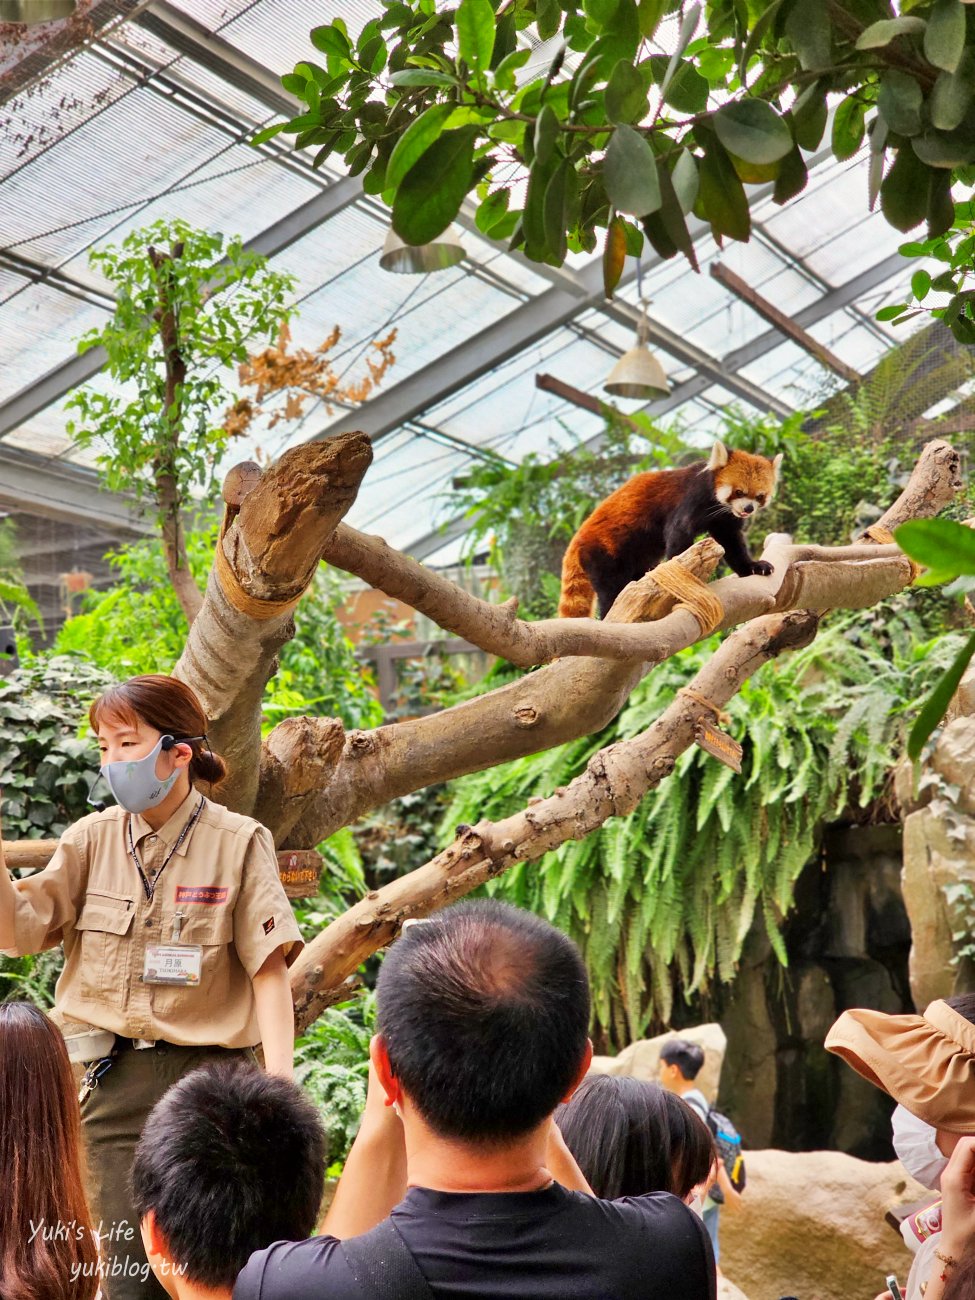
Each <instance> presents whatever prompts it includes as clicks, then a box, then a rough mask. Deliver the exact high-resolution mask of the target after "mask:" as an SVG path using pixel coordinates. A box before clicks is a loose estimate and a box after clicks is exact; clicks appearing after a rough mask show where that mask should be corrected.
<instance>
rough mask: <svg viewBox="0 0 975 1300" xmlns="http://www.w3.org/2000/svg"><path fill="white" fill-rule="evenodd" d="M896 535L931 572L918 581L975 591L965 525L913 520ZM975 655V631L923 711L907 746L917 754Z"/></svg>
mask: <svg viewBox="0 0 975 1300" xmlns="http://www.w3.org/2000/svg"><path fill="white" fill-rule="evenodd" d="M894 539H895V541H896V542H897V544H898V546H899V547H900V548H901V550H902V551H904V553H905V554H906V555H909V556H910V557H911V559H912V560H915V561H916V562H917V563H918V564H923V565H925V566H926V567H927V570H928V572H927V573H926V574H924V575H923V576H922V577H921V578H919V579H918V585H923V586H937V585H940V584H943V583H949V584H950V585H949V586H947V587H945V592H946V594H947V595H951V596H955V595H959V596H965V595H967V593H968V592H970V591H975V532H973V531H972V530H971V529H970V528H967V527H966V526H965V525H964V524H959V523H956V522H955V520H953V519H913V520H911V521H910V522H909V523H906V524H902V525H901V527H900V528H898V529H897V531H896V532H895V533H894ZM973 656H975V632H973V633H972V634H971V635H970V636H969V637H968V639H967V640H966V641H965V643H964V645H962V646H961V647H960V648H959V649H958V651H957V653H956V655H955V657H954V659H953V660H952V662H951V663H950V665H949V666H948V667H947V668H946V669H945V671H944V674H943V675H942V676H941V677H940V678H939V680H938V681H937V683H936V684H935V686H934V689H933V690H932V691H931V694H930V695H929V696H928V698H927V699H926V701H925V703H924V706H923V708H922V709H921V712H920V713H919V714H918V717H917V721H916V722H915V724H914V726H913V727H912V728H911V734H910V736H909V738H908V744H907V752H908V755H909V756H910V757H911V758H913V759H918V758H920V756H921V751H922V750H923V749H924V746H925V745H926V744H927V742H928V740H929V739H930V737H931V734H932V732H933V731H934V730H935V728H936V727H937V726H938V725H939V724H940V722H941V719H942V718H943V717H944V715H945V713H946V711H947V709H948V705H949V703H950V701H951V697H952V696H953V695H954V693H955V691H956V690H957V689H958V685H959V683H960V682H961V679H962V677H963V676H964V673H965V669H966V668H967V667H968V665H969V663H971V660H972V657H973Z"/></svg>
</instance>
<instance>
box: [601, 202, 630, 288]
mask: <svg viewBox="0 0 975 1300" xmlns="http://www.w3.org/2000/svg"><path fill="white" fill-rule="evenodd" d="M625 265H626V229H625V227H624V225H623V221H622V220H621V218H620V217H617V216H615V215H614V216H613V217H612V218H611V219H610V223H609V227H608V229H607V231H606V243H605V245H604V246H603V292H604V293H605V294H606V297H607V298H612V296H613V290H614V289H615V288H616V286H617V285H618V284H619V282H620V276H621V275H622V274H623V267H624V266H625Z"/></svg>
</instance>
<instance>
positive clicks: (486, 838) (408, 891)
mask: <svg viewBox="0 0 975 1300" xmlns="http://www.w3.org/2000/svg"><path fill="white" fill-rule="evenodd" d="M818 624H819V620H818V618H817V617H816V615H814V614H811V613H809V612H807V611H805V610H794V611H791V612H790V613H787V614H776V615H772V616H769V617H765V618H757V619H754V620H752V622H750V623H748V624H746V625H745V626H744V627H741V628H739V629H738V630H737V631H735V632H733V633H732V634H731V636H729V637H728V638H727V640H725V641H724V643H723V644H722V645H721V646H720V647H719V648H718V649H717V650H716V651H715V653H714V655H712V657H711V659H709V660H708V662H707V663H706V664H705V665H704V667H703V668H701V670H700V671H699V672H698V673H697V674H696V675H695V677H694V679H693V681H692V682H691V683H690V686H691V688H692V689H693V691H694V693H695V694H696V695H699V696H701V697H702V698H703V699H705V700H710V701H711V702H712V703H714V704H715V705H716V706H718V707H720V706H722V705H724V704H727V702H728V701H729V700H730V699H731V697H732V696H733V695H734V694H735V693H736V692H737V691H738V690H739V689H740V688H741V685H742V683H743V682H744V681H745V680H746V679H747V678H748V677H750V676H751V675H752V673H754V672H755V671H756V670H757V669H758V668H760V667H761V665H762V664H764V663H766V662H768V660H769V659H772V658H775V656H777V655H779V654H781V653H782V652H783V651H784V650H793V649H797V648H798V647H800V646H804V645H808V644H809V642H810V641H812V639H813V638H814V637H815V635H816V631H817V628H818ZM711 718H712V714H711V711H710V710H709V709H708V708H706V707H705V706H704V705H703V704H702V703H700V701H699V700H697V699H694V698H692V697H691V696H690V695H689V694H688V693H684V692H681V693H680V694H679V695H678V696H677V698H676V699H675V700H674V702H673V703H672V704H671V705H670V706H669V707H668V708H667V709H666V710H665V711H664V713H663V714H662V715H661V717H660V718H659V719H658V720H657V721H656V722H655V723H654V724H653V725H652V726H651V727H649V728H648V729H647V730H646V731H645V732H643V733H641V735H639V736H635V737H634V738H633V739H632V740H625V741H619V742H618V743H616V744H615V745H609V746H607V748H605V749H601V750H600V751H599V753H598V754H595V755H593V757H592V758H591V759H590V761H589V763H588V765H587V767H586V770H585V772H583V773H582V774H581V775H579V776H577V777H576V778H575V780H574V781H572V782H570V784H569V785H568V786H566V787H565V788H564V789H561V790H557V791H556V792H555V793H554V794H553V795H551V796H550V797H549V798H548V799H542V800H538V801H534V802H533V803H531V804H530V806H529V807H528V808H526V809H524V810H523V811H521V812H519V813H515V815H514V816H512V817H508V818H506V819H505V820H504V821H500V822H494V823H491V822H479V823H478V824H477V826H459V827H458V828H457V838H456V839H455V840H454V842H453V844H451V845H449V847H448V848H446V849H444V850H443V852H442V853H439V854H437V856H436V857H435V858H433V859H432V860H431V861H430V862H428V863H426V864H425V865H424V866H422V867H419V868H418V869H417V870H416V871H412V872H411V873H410V874H409V875H408V876H403V877H401V878H400V879H399V880H394V881H392V882H391V883H390V884H388V885H386V886H384V887H383V888H382V889H381V890H376V891H373V892H372V893H370V894H368V895H367V896H366V897H365V898H364V899H362V901H361V902H359V903H357V904H356V905H355V906H354V907H352V908H350V910H349V911H348V912H346V913H345V914H344V915H343V916H340V917H339V918H338V919H337V920H335V921H333V922H332V924H331V925H329V926H328V927H326V929H325V930H323V931H322V933H321V934H319V935H318V936H317V937H316V938H315V939H313V940H312V942H311V943H310V944H309V945H308V947H307V948H305V950H304V951H303V952H302V953H301V955H300V956H299V958H298V960H297V961H296V962H295V964H294V966H293V967H292V971H291V987H292V993H293V995H294V1002H295V1024H296V1029H297V1030H298V1031H299V1032H300V1031H301V1030H303V1029H304V1028H305V1027H306V1026H307V1025H308V1024H310V1023H311V1022H312V1021H313V1020H314V1019H315V1018H316V1017H317V1016H318V1015H319V1014H320V1013H321V1011H322V1010H323V1009H324V1007H325V1006H328V1005H329V1004H330V1003H331V1002H333V1001H334V1000H335V995H334V990H335V989H336V988H338V987H339V986H341V985H342V984H343V982H344V981H345V980H346V979H348V977H349V976H350V975H352V974H353V973H354V972H355V971H356V970H357V968H358V967H359V965H360V964H361V963H362V962H363V961H364V960H365V958H366V957H368V956H370V955H371V954H372V953H374V952H376V951H378V949H380V948H383V947H385V946H386V945H387V944H388V943H390V942H391V941H392V940H393V939H394V938H395V937H396V936H397V934H398V933H399V931H400V928H401V927H402V924H403V921H404V920H406V919H408V918H409V917H414V916H426V915H427V914H428V913H430V912H433V911H436V910H437V909H438V908H440V907H443V906H445V905H446V904H447V903H450V902H453V901H454V900H455V899H457V898H461V897H463V896H464V895H465V894H468V893H470V891H471V890H473V889H476V888H477V887H478V886H479V885H482V884H483V883H484V882H485V881H486V880H490V879H492V878H493V877H494V876H498V875H500V874H501V873H502V872H503V871H506V870H507V869H508V868H509V867H512V866H514V864H515V863H516V862H533V861H535V860H536V859H538V858H540V857H541V856H542V855H543V854H545V853H547V852H548V851H549V850H550V849H553V848H556V847H557V846H558V845H560V844H563V843H564V842H565V841H566V840H570V839H572V840H577V839H583V838H584V837H585V836H586V835H588V834H589V833H590V832H591V831H593V830H595V829H596V828H597V827H599V826H601V825H602V824H603V822H605V821H606V820H607V818H609V817H622V816H625V815H626V814H627V813H629V812H632V810H633V809H634V808H635V807H636V806H637V804H638V803H639V802H640V800H641V799H642V798H643V796H644V795H645V794H646V793H647V791H649V790H651V789H653V788H654V787H655V786H656V785H659V783H660V782H661V781H662V780H663V779H664V777H665V776H668V775H669V774H670V773H671V772H672V771H673V768H674V764H675V762H676V761H677V758H678V756H679V755H680V754H681V753H683V751H684V750H685V749H687V748H688V746H689V745H691V744H692V743H693V742H694V737H695V732H696V728H697V726H698V724H699V723H700V722H701V721H705V720H707V721H710V720H711Z"/></svg>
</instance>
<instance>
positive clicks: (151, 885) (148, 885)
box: [128, 795, 206, 903]
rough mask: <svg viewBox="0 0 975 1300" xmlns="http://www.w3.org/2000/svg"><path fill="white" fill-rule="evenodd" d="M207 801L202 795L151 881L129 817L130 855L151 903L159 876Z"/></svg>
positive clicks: (194, 823)
mask: <svg viewBox="0 0 975 1300" xmlns="http://www.w3.org/2000/svg"><path fill="white" fill-rule="evenodd" d="M205 803H206V799H205V798H204V797H203V795H200V802H199V803H198V804H197V806H196V809H195V810H194V812H193V815H192V817H190V819H189V821H187V823H186V825H185V826H184V827H183V829H182V830H181V831H180V833H179V838H178V839H177V841H176V843H175V844H174V845H173V847H172V848H171V849H170V850H169V852H168V853H167V854H166V857H165V859H164V860H163V864H162V866H161V867H160V868H159V870H158V871H157V872H156V874H155V876H154V877H153V879H152V881H151V882H150V881H149V879H148V878H147V876H146V873H145V869H144V868H143V866H142V863H141V862H140V861H139V855H138V853H136V851H135V840H134V839H133V838H132V818H131V817H130V818H129V827H128V829H129V855H130V856H131V858H132V861H133V862H134V863H135V866H136V870H137V871H138V873H139V879H140V880H141V881H142V888H143V889H144V890H145V892H146V900H147V901H148V902H150V903H151V902H152V896H153V894H154V893H155V892H156V885H157V884H158V883H159V877H160V876H161V875H162V873H163V872H164V871H165V870H166V868H167V867H168V866H169V863H170V861H171V860H172V857H173V854H174V853H175V852H176V850H177V849H178V848H179V846H180V845H181V844H182V843H183V841H184V840H185V839H186V837H187V835H189V833H190V831H191V830H192V829H193V827H194V826H195V825H196V823H197V820H198V819H199V816H200V813H201V812H202V811H203V805H204V804H205Z"/></svg>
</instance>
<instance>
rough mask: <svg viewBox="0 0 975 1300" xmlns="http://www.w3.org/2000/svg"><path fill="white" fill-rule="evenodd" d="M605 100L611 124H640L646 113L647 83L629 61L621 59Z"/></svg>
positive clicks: (610, 81) (615, 69)
mask: <svg viewBox="0 0 975 1300" xmlns="http://www.w3.org/2000/svg"><path fill="white" fill-rule="evenodd" d="M605 98H606V116H607V117H608V118H609V120H610V121H611V122H639V121H640V119H641V118H642V117H643V116H644V114H645V113H646V111H647V87H646V83H645V82H644V80H643V77H642V76H641V75H640V73H639V72H638V71H637V69H636V68H635V67H634V66H633V64H632V63H630V62H629V60H628V59H620V60H619V62H618V63H617V64H616V67H615V68H614V69H613V72H612V75H611V77H610V79H609V83H608V84H607V86H606V96H605Z"/></svg>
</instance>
